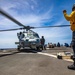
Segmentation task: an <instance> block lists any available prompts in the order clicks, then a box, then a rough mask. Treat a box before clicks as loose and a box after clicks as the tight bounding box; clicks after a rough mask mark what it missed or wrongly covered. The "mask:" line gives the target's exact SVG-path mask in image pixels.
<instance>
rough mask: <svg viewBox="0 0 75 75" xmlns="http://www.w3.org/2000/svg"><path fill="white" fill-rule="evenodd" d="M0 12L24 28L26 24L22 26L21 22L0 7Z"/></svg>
mask: <svg viewBox="0 0 75 75" xmlns="http://www.w3.org/2000/svg"><path fill="white" fill-rule="evenodd" d="M0 14H2V15H4V16H5V17H7V18H8V19H10V20H11V21H13V22H15V23H16V24H18V25H19V26H22V27H24V28H26V26H24V25H23V24H22V23H20V22H19V21H17V20H16V19H15V18H13V17H12V16H10V15H9V14H8V13H7V12H5V11H4V10H3V9H1V8H0Z"/></svg>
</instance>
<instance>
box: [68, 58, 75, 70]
mask: <svg viewBox="0 0 75 75" xmlns="http://www.w3.org/2000/svg"><path fill="white" fill-rule="evenodd" d="M73 61H74V63H73V65H70V66H68V69H72V70H75V57H73Z"/></svg>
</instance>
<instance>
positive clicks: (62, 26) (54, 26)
mask: <svg viewBox="0 0 75 75" xmlns="http://www.w3.org/2000/svg"><path fill="white" fill-rule="evenodd" d="M68 26H70V25H56V26H44V27H34V28H32V29H35V28H50V27H68Z"/></svg>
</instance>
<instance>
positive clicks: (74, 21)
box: [63, 4, 75, 69]
mask: <svg viewBox="0 0 75 75" xmlns="http://www.w3.org/2000/svg"><path fill="white" fill-rule="evenodd" d="M63 14H64V17H65V19H66V20H67V21H70V24H71V30H72V48H73V52H74V55H73V61H74V63H73V65H70V66H68V68H69V69H75V4H74V5H73V7H72V12H71V14H70V15H68V14H67V11H66V10H63Z"/></svg>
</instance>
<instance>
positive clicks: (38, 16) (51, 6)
mask: <svg viewBox="0 0 75 75" xmlns="http://www.w3.org/2000/svg"><path fill="white" fill-rule="evenodd" d="M74 3H75V0H0V7H1V8H2V9H4V10H5V11H6V12H8V13H9V14H10V15H11V16H13V17H14V18H15V19H17V20H18V21H20V22H21V23H22V24H24V25H29V26H35V27H39V26H50V25H51V26H52V25H66V24H67V25H69V22H68V21H66V20H65V18H64V16H63V13H62V11H63V10H64V9H66V10H67V13H68V14H70V13H71V11H72V6H73V4H74ZM8 28H10V29H11V28H20V27H19V26H18V25H17V24H15V23H13V22H12V21H10V20H9V19H7V18H5V17H4V16H2V15H0V30H1V29H8ZM34 31H35V32H37V33H38V34H39V35H40V37H41V36H42V35H43V36H44V37H45V39H46V43H48V42H49V43H51V42H52V43H57V42H60V43H61V44H64V43H65V42H67V43H70V42H71V38H72V31H71V30H70V27H62V28H43V29H34ZM17 32H19V31H10V32H0V48H12V47H17V46H16V45H15V41H18V39H17V35H16V34H17Z"/></svg>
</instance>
